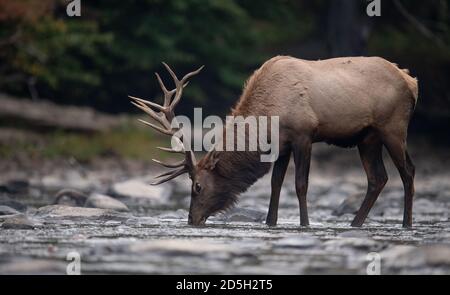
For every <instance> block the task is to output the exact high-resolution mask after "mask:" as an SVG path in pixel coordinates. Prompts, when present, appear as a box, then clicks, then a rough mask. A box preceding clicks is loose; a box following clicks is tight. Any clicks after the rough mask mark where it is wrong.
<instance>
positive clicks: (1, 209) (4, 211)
mask: <svg viewBox="0 0 450 295" xmlns="http://www.w3.org/2000/svg"><path fill="white" fill-rule="evenodd" d="M19 213H20V212H19V211H17V210H16V209H14V208H11V207H8V206H2V205H0V215H13V214H19Z"/></svg>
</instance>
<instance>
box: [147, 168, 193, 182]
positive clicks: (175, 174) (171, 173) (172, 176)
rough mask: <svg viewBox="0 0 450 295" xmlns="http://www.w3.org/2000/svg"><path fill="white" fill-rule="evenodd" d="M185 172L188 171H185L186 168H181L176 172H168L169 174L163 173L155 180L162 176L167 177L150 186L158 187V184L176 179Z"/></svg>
mask: <svg viewBox="0 0 450 295" xmlns="http://www.w3.org/2000/svg"><path fill="white" fill-rule="evenodd" d="M186 172H188V170H187V169H186V167H183V168H181V169H178V170H174V171H170V173H163V174H161V175H158V176H157V177H156V178H159V177H163V176H167V177H166V178H163V179H160V180H158V181H155V182H153V183H152V185H158V184H161V183H164V182H166V181H169V180H171V179H174V178H175V177H177V176H179V175H181V174H184V173H186Z"/></svg>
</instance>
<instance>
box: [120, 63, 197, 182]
mask: <svg viewBox="0 0 450 295" xmlns="http://www.w3.org/2000/svg"><path fill="white" fill-rule="evenodd" d="M163 65H164V67H165V68H166V69H167V71H168V72H169V74H170V76H172V78H173V80H174V82H175V89H172V90H170V91H169V90H167V88H166V86H165V85H164V83H163V81H162V80H161V77H160V76H159V75H158V73H155V75H156V79H157V80H158V83H159V85H160V87H161V89H162V91H163V93H164V103H163V105H159V104H156V103H154V102H151V101H148V100H144V99H141V98H138V97H134V96H128V97H129V98H131V99H132V100H133V101H132V102H131V103H132V104H133V105H135V106H136V107H138V108H139V109H141V110H143V111H144V112H146V113H147V114H148V115H149V116H150V117H151V118H153V119H154V120H155V121H156V122H158V123H159V124H160V125H161V126H158V125H155V124H152V123H150V122H147V121H144V120H140V119H139V121H140V122H142V123H144V124H146V125H148V126H150V127H152V128H153V129H155V130H157V131H159V132H161V133H163V134H166V135H171V136H172V137H173V139H174V140H175V142H176V144H177V146H176V148H175V149H171V148H163V147H158V149H160V150H163V151H166V152H170V153H181V154H184V155H185V158H184V160H182V161H180V162H177V163H173V164H169V163H163V162H161V161H158V160H156V159H153V161H154V162H156V163H157V164H160V165H162V166H164V167H167V168H177V169H175V170H171V171H168V172H165V173H163V174H161V175H158V176H157V177H156V178H162V179H160V180H158V181H156V182H154V183H152V184H153V185H158V184H161V183H164V182H166V181H169V180H171V179H173V178H175V177H177V176H179V175H181V174H184V173H189V174H190V175H192V174H193V173H194V170H195V165H196V161H195V155H194V153H193V152H192V151H190V150H189V151H187V150H185V148H184V144H183V142H182V138H183V136H181V138H179V137H177V136H175V131H176V130H174V129H172V126H171V123H172V120H173V119H174V118H175V113H174V109H175V107H176V106H177V104H178V103H179V102H180V100H181V96H182V94H183V89H184V88H185V87H186V86H187V85H188V83H189V82H188V81H187V80H188V79H189V78H190V77H192V76H194V75H196V74H198V73H199V72H200V71H201V70H202V69H203V67H204V66H201V67H200V68H199V69H197V70H196V71H193V72H190V73H188V74H186V75H185V76H184V77H183V78H182V79H181V80H178V78H177V76H176V75H175V73H174V72H173V71H172V69H171V68H170V67H169V66H168V65H167V64H166V63H164V62H163ZM174 95H175V97H174ZM172 98H173V99H172Z"/></svg>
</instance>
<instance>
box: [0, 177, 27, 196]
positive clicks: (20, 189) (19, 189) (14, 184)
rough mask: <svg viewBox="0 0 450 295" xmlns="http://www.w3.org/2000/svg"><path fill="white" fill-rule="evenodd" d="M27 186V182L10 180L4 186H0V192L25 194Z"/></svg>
mask: <svg viewBox="0 0 450 295" xmlns="http://www.w3.org/2000/svg"><path fill="white" fill-rule="evenodd" d="M29 185H30V184H29V182H28V181H27V180H20V179H18V180H10V181H8V182H6V183H5V184H1V185H0V191H4V192H7V193H10V194H17V193H24V192H27V190H28V188H29Z"/></svg>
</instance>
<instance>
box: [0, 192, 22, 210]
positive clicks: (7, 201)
mask: <svg viewBox="0 0 450 295" xmlns="http://www.w3.org/2000/svg"><path fill="white" fill-rule="evenodd" d="M0 204H2V205H3V206H8V207H10V208H13V209H15V210H17V211H20V212H25V211H26V210H27V206H26V205H24V204H22V203H20V202H17V201H15V200H13V199H11V198H9V197H8V196H6V195H0Z"/></svg>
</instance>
